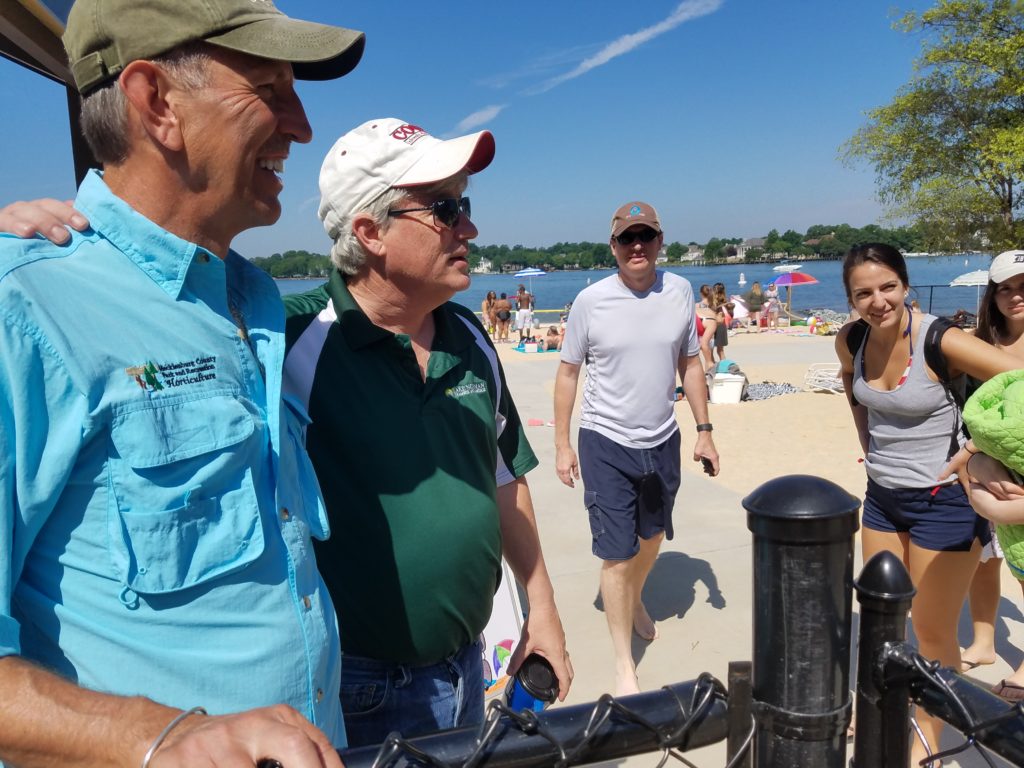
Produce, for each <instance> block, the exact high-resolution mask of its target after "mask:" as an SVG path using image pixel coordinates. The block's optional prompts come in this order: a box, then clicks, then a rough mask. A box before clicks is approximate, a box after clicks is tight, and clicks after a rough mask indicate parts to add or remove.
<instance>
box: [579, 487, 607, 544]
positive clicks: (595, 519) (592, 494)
mask: <svg viewBox="0 0 1024 768" xmlns="http://www.w3.org/2000/svg"><path fill="white" fill-rule="evenodd" d="M583 504H584V505H585V506H586V508H587V515H588V516H589V517H590V534H591V536H593V537H594V544H595V545H596V544H597V540H598V539H599V538H601V536H603V535H604V516H603V515H602V514H601V507H600V506H598V504H597V491H584V492H583Z"/></svg>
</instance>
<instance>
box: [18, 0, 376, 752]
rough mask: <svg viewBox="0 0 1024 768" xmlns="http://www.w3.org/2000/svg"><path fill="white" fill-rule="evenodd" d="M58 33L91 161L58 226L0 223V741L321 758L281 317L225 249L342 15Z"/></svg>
mask: <svg viewBox="0 0 1024 768" xmlns="http://www.w3.org/2000/svg"><path fill="white" fill-rule="evenodd" d="M65 42H66V47H67V51H68V56H69V61H70V64H71V68H72V71H73V72H74V78H75V82H76V84H77V86H78V88H79V90H80V91H81V92H82V94H83V99H82V128H83V132H84V133H85V135H86V139H87V140H88V141H89V144H90V147H91V148H92V149H93V152H94V154H95V156H96V158H97V160H98V161H99V163H100V164H101V165H102V171H99V170H95V169H94V170H91V171H90V172H89V173H88V174H87V175H86V177H85V179H84V180H83V182H82V185H81V187H80V188H79V190H78V195H77V197H76V199H75V203H74V205H75V208H76V209H77V210H78V211H79V212H81V214H83V215H84V217H85V218H87V219H88V225H87V226H86V224H85V223H84V222H81V230H75V231H72V232H71V233H70V235H71V237H70V241H69V242H68V243H67V244H66V245H58V244H56V243H53V242H45V241H42V240H29V239H25V240H22V239H17V238H10V237H2V238H0V306H2V307H4V311H5V313H6V322H3V323H0V531H5V532H6V534H4V535H0V561H2V562H3V563H5V564H8V565H7V566H6V567H4V568H0V574H2V575H0V701H3V702H17V705H16V706H13V707H5V708H4V727H2V728H0V762H2V763H3V764H6V765H25V766H27V765H44V764H45V765H72V764H73V765H97V766H98V765H140V766H142V768H176V767H177V766H182V768H184V766H188V765H197V764H200V765H203V766H208V767H210V768H217V767H218V766H231V767H232V768H234V767H236V766H243V767H244V766H252V767H253V768H255V766H256V765H258V764H260V763H262V762H263V761H265V760H273V761H277V762H278V763H280V764H283V765H287V766H288V768H341V766H342V764H341V761H340V759H339V757H338V754H337V752H336V749H337V748H340V747H344V746H345V745H346V740H345V728H344V723H343V720H342V715H341V704H340V700H339V688H340V679H341V650H340V645H339V639H338V630H337V617H336V614H335V612H334V608H333V604H332V601H331V599H330V597H329V596H328V594H327V591H326V587H325V585H324V582H323V580H322V578H321V577H320V573H319V571H318V570H317V568H316V563H315V561H314V558H313V554H312V537H314V536H316V537H319V538H324V537H325V536H326V535H327V532H328V530H329V529H328V525H327V522H326V517H325V513H324V511H323V501H322V499H321V497H320V494H319V491H318V488H317V484H316V481H315V480H314V479H312V478H313V477H314V472H313V467H312V464H311V463H310V460H309V456H308V455H307V454H306V452H305V450H304V445H303V442H304V437H303V432H304V427H303V426H301V424H302V423H305V422H304V421H302V420H303V418H304V417H303V416H301V415H300V414H299V413H298V412H297V411H295V410H293V409H292V407H291V406H290V405H289V402H286V401H284V400H283V399H282V397H281V392H282V360H283V358H284V344H285V339H284V311H283V307H282V304H281V297H280V294H279V292H278V290H277V288H276V286H275V285H274V284H273V281H272V280H271V279H270V277H269V276H268V275H266V274H265V273H264V272H262V271H261V270H259V269H257V268H256V267H254V266H252V265H251V264H250V263H249V262H248V261H247V260H246V259H244V258H242V257H241V256H240V255H239V254H237V253H235V252H234V251H233V250H231V243H232V240H233V239H234V238H235V236H237V235H238V234H239V233H240V232H242V231H244V230H246V229H249V228H252V227H257V226H265V225H269V224H272V223H274V222H275V221H276V220H277V218H278V217H279V216H280V213H281V206H280V201H279V195H280V193H281V190H282V188H283V180H282V177H283V172H284V166H285V161H286V160H287V157H288V154H289V151H290V147H291V145H292V144H293V143H296V142H297V143H306V142H308V141H310V140H311V138H312V129H311V127H310V125H309V122H308V121H307V119H306V115H305V111H304V110H303V107H302V102H301V101H300V99H299V97H298V95H297V94H296V92H295V87H294V86H295V79H296V78H311V79H328V78H333V77H338V76H340V75H342V74H344V73H345V72H347V71H349V70H351V69H352V67H354V66H355V65H356V63H357V62H358V60H359V56H360V54H361V52H362V47H363V36H362V34H361V33H358V32H352V31H350V30H345V29H341V28H337V27H328V26H323V25H318V24H312V23H309V22H303V21H295V20H293V19H289V18H288V17H287V16H284V15H283V14H281V13H280V12H278V11H277V10H276V9H275V8H274V6H273V5H272V3H270V2H269V0H78V2H76V3H75V5H74V7H73V8H72V10H71V13H70V16H69V18H68V24H67V30H66V33H65ZM76 226H78V224H76ZM37 231H47V232H49V231H50V228H48V227H47V228H45V229H37Z"/></svg>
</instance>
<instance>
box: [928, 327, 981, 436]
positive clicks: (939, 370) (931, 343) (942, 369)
mask: <svg viewBox="0 0 1024 768" xmlns="http://www.w3.org/2000/svg"><path fill="white" fill-rule="evenodd" d="M957 327H958V326H957V325H956V323H954V322H953V321H952V320H950V319H949V318H947V317H936V318H935V319H934V320H932V323H931V325H929V326H928V332H927V333H925V337H924V361H925V363H927V365H928V367H929V368H931V369H932V370H933V371H935V375H936V376H938V377H939V381H941V382H942V386H943V387H945V389H946V394H947V395H949V398H950V400H952V401H953V404H954V405H955V406H956V411H957V420H958V421H959V426H958V427H955V428H954V429H953V434H952V436H951V437H950V441H949V455H950V456H952V455H953V454H955V453H956V452H957V451H959V450H960V443H959V441H958V440H957V433H959V432H963V434H964V437H967V438H970V436H971V434H970V432H968V431H967V425H966V424H964V420H963V411H964V403H965V402H966V400H967V397H966V394H967V376H966V375H965V374H962V373H961V374H960V375H958V376H956V377H951V376H950V375H949V361H948V360H946V355H945V354H944V353H943V352H942V337H943V336H945V335H946V331H948V330H949V329H950V328H957Z"/></svg>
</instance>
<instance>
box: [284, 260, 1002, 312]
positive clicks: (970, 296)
mask: <svg viewBox="0 0 1024 768" xmlns="http://www.w3.org/2000/svg"><path fill="white" fill-rule="evenodd" d="M991 260H992V257H991V255H989V254H971V255H960V256H934V257H922V258H912V259H907V265H908V270H909V272H910V282H911V283H912V284H913V285H915V286H917V288H915V289H913V290H912V291H911V296H912V297H913V296H916V298H917V299H918V301H919V302H920V303H921V307H922V309H924V310H925V311H928V310H929V305H930V306H931V312H933V313H934V314H938V315H951V314H952V313H953V312H955V311H956V310H957V309H960V308H961V307H962V308H964V309H967V310H968V311H970V312H974V311H975V310H976V309H977V306H978V299H979V297H980V295H981V292H982V290H983V289H979V288H960V287H958V288H950V287H949V283H950V281H951V280H953V278H955V277H957V276H958V275H962V274H963V273H965V272H972V271H974V270H976V269H988V265H989V263H990V262H991ZM794 263H798V262H794ZM772 266H773V265H772V264H725V265H719V266H713V267H693V266H686V267H667V271H669V272H674V273H676V274H678V275H682V276H683V277H685V278H686V279H687V280H689V281H690V282H691V283H692V284H693V288H694V292H695V293H696V291H697V290H698V289H699V288H700V286H701V285H702V284H703V283H707V284H708V285H711V284H712V283H716V282H721V283H725V289H726V292H727V293H729V294H730V295H731V294H742V293H745V292H746V291H748V290H750V286H751V284H752V283H753V282H754V281H755V280H757V281H758V282H760V283H761V287H762V288H764V287H766V286H767V285H768V283H770V282H772V280H774V279H775V278H777V277H779V274H780V273H778V272H774V271H773V270H772ZM800 271H801V272H804V273H806V274H808V275H812V276H813V277H815V278H816V279H817V280H818V283H817V284H815V285H798V286H795V287H794V288H793V289H792V296H793V299H792V302H793V308H794V312H797V313H799V312H801V311H806V310H808V309H818V308H822V309H832V310H835V311H837V312H846V310H847V305H846V294H845V292H844V291H843V280H842V262H841V261H808V262H805V263H804V265H803V268H802V269H800ZM613 272H614V270H608V269H593V270H581V271H573V272H548V273H546V274H544V275H543V276H541V277H535V278H533V281H532V290H531V293H533V294H534V295H535V296H536V297H537V306H538V307H539V308H540V309H561V308H562V307H564V306H565V305H566V304H567V303H568V302H570V301H573V300H574V299H575V298H576V294H578V293H579V292H580V291H581V290H583V289H584V288H585V287H587V285H589V284H591V283H595V282H597V281H598V280H600V279H602V278H604V277H607V276H608V275H611V274H613ZM741 273H742V274H743V276H744V278H745V279H746V285H744V286H740V285H739V279H740V274H741ZM322 282H323V281H322V280H278V281H277V284H278V287H279V288H280V290H281V293H282V294H289V293H300V292H302V291H307V290H309V289H310V288H313V287H315V286H317V285H319V284H320V283H322ZM519 283H523V284H524V285H526V286H527V288H530V287H531V282H530V279H529V278H526V279H522V280H520V279H517V278H515V277H513V276H512V275H473V284H472V285H471V286H470V287H469V288H467V289H466V290H465V291H462V292H460V293H458V294H456V295H455V297H454V300H455V301H457V302H459V303H460V304H463V305H465V306H467V307H469V308H470V309H473V310H474V311H479V309H480V304H481V302H482V301H483V299H484V296H486V295H487V292H488V291H494V292H495V293H498V294H501V293H502V292H504V293H507V294H508V295H509V296H512V295H514V294H515V293H516V289H517V288H518V286H519ZM926 286H936V287H934V288H928V287H926ZM780 293H781V294H782V296H783V297H785V291H780Z"/></svg>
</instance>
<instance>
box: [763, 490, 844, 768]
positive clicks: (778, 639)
mask: <svg viewBox="0 0 1024 768" xmlns="http://www.w3.org/2000/svg"><path fill="white" fill-rule="evenodd" d="M743 507H744V509H746V510H747V527H748V528H749V529H750V530H751V532H752V533H753V534H754V574H753V575H754V644H753V647H754V669H753V672H754V675H753V678H754V679H753V696H754V703H753V707H754V715H755V719H756V720H757V737H756V739H755V742H754V765H755V766H757V768H783V766H785V768H789V767H790V766H815V768H842V766H843V763H844V762H845V760H846V728H847V726H848V724H849V722H850V710H851V705H850V691H849V681H850V625H851V620H852V613H853V604H852V590H851V586H852V581H853V534H854V533H855V532H856V530H857V526H858V520H857V510H858V508H859V507H860V501H859V500H858V499H856V498H855V497H853V496H851V495H850V494H849V493H847V492H846V491H844V490H843V489H842V488H840V487H839V486H838V485H836V484H835V483H831V482H829V481H828V480H823V479H822V478H820V477H812V476H809V475H788V476H786V477H780V478H776V479H775V480H770V481H769V482H767V483H764V484H763V485H761V486H759V487H758V488H757V489H755V490H754V491H753V493H751V494H750V495H749V496H747V497H746V498H745V499H743Z"/></svg>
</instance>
